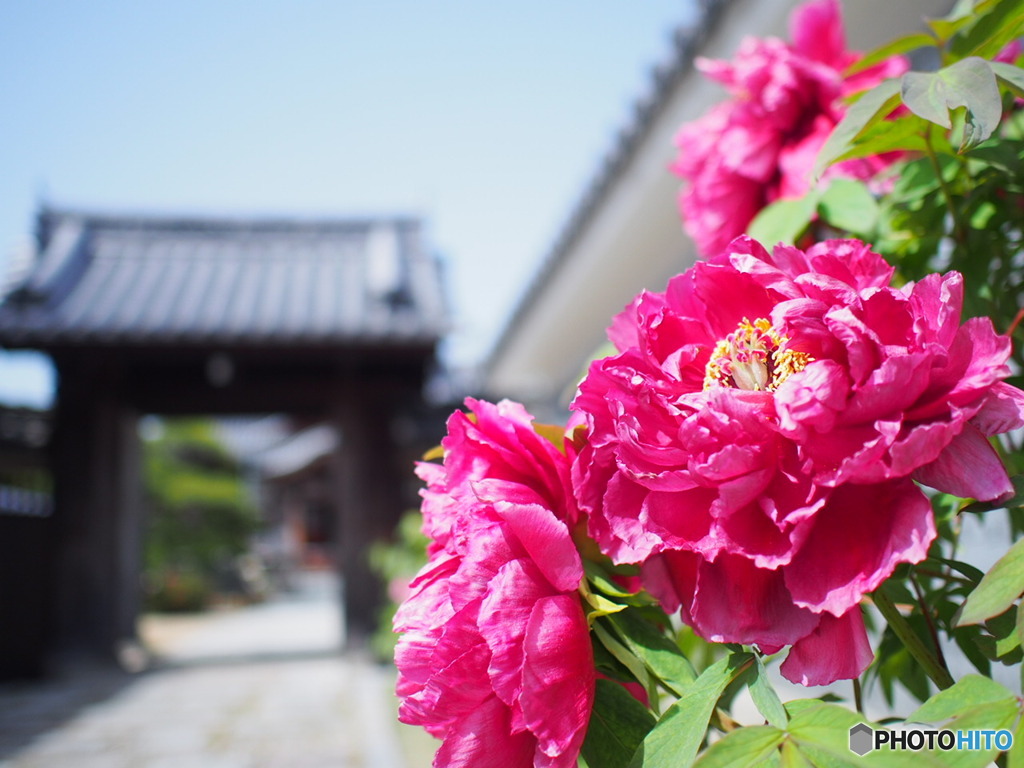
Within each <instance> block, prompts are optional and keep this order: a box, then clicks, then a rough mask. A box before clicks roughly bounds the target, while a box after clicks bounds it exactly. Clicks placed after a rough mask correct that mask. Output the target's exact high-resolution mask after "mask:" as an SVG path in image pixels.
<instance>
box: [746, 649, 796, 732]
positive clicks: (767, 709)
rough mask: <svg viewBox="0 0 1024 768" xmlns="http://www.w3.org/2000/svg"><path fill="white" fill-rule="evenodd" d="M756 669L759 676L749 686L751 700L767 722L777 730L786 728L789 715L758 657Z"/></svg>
mask: <svg viewBox="0 0 1024 768" xmlns="http://www.w3.org/2000/svg"><path fill="white" fill-rule="evenodd" d="M755 669H756V672H757V674H756V675H755V676H754V679H753V680H752V681H751V682H750V685H749V686H748V687H749V688H750V698H752V699H753V700H754V705H755V706H756V707H757V711H758V712H760V713H761V714H762V715H764V719H765V720H767V721H768V722H769V723H770V724H771V725H774V726H775V727H776V728H785V727H786V724H787V723H788V722H789V715H787V714H786V708H785V707H784V706H782V700H781V699H779V694H777V693H776V692H775V689H774V688H773V687H772V683H771V680H769V679H768V670H766V669H765V667H764V662H763V661H761V657H760V656H758V657H757V661H756V668H755Z"/></svg>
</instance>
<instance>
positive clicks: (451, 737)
mask: <svg viewBox="0 0 1024 768" xmlns="http://www.w3.org/2000/svg"><path fill="white" fill-rule="evenodd" d="M535 745H536V740H535V739H534V738H533V737H532V736H530V734H529V733H526V732H522V733H512V732H511V727H510V725H509V713H508V707H506V706H505V705H504V704H502V703H501V702H500V701H498V699H497V698H495V697H493V696H492V697H491V698H490V699H488V700H487V701H485V702H483V703H482V704H481V705H480V706H479V707H477V708H476V709H475V710H474V711H473V712H471V713H470V714H469V715H468V716H467V717H466V718H465V719H463V720H460V721H459V722H457V723H455V725H454V726H453V727H452V729H451V730H450V731H449V732H448V735H447V736H446V737H445V740H444V744H442V745H441V748H440V749H439V750H437V754H436V755H435V756H434V768H530V766H531V765H532V763H533V752H534V749H535Z"/></svg>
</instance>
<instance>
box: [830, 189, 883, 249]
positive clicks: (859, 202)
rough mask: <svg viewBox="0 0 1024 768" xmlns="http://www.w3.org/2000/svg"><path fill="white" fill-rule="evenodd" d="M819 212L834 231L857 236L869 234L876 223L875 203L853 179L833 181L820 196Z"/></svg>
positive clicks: (870, 195)
mask: <svg viewBox="0 0 1024 768" xmlns="http://www.w3.org/2000/svg"><path fill="white" fill-rule="evenodd" d="M818 212H819V213H820V214H821V217H822V218H823V219H824V220H825V221H827V222H828V223H829V224H831V225H832V226H833V227H835V228H836V229H842V230H845V231H847V232H852V233H854V234H858V235H868V234H870V233H872V232H873V231H874V229H875V226H876V224H877V223H878V202H877V201H876V200H875V198H874V196H873V195H872V194H871V193H870V192H869V191H868V188H867V187H866V186H864V185H863V184H862V183H860V182H858V181H854V180H853V179H834V180H833V181H832V183H831V184H829V185H828V189H827V190H825V194H823V195H822V196H821V202H820V203H818Z"/></svg>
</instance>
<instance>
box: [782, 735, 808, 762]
mask: <svg viewBox="0 0 1024 768" xmlns="http://www.w3.org/2000/svg"><path fill="white" fill-rule="evenodd" d="M780 768H814V763H812V762H811V761H810V760H809V759H808V758H807V756H806V755H804V753H803V752H801V751H800V747H798V746H797V745H796V742H794V741H790V740H787V741H784V742H783V743H782V762H781V765H780Z"/></svg>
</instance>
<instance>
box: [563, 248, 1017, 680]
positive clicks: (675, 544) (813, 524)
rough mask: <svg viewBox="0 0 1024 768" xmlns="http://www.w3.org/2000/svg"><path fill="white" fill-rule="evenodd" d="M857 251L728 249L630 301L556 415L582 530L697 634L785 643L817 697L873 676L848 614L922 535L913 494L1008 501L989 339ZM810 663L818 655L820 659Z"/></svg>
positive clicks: (789, 665)
mask: <svg viewBox="0 0 1024 768" xmlns="http://www.w3.org/2000/svg"><path fill="white" fill-rule="evenodd" d="M892 274H893V270H892V268H891V267H890V266H889V265H888V264H886V263H885V261H884V260H883V259H882V258H881V257H880V256H879V255H878V254H876V253H873V252H872V251H871V250H870V249H869V248H868V247H867V246H865V245H864V244H862V243H860V242H857V241H853V240H847V241H828V242H825V243H820V244H817V245H815V246H813V247H811V248H810V249H809V250H807V251H806V252H803V251H801V250H798V249H797V248H793V247H787V246H781V245H780V246H777V247H776V248H775V250H774V252H773V253H772V254H769V253H768V252H767V251H766V250H765V249H764V248H762V247H761V246H760V245H759V244H758V243H756V242H754V241H753V240H751V239H749V238H738V239H737V240H736V241H734V242H733V243H732V245H731V247H730V248H729V249H728V250H727V251H725V252H724V253H722V254H721V255H720V256H719V257H717V258H715V259H713V260H712V261H711V262H708V263H698V264H697V265H695V266H694V267H693V268H692V269H690V270H689V271H688V272H686V273H684V274H682V275H679V276H677V277H675V278H673V279H672V280H671V281H670V282H669V284H668V287H667V289H666V291H665V292H664V293H646V292H645V293H641V294H640V295H639V296H638V297H637V298H636V299H635V300H634V302H633V303H632V304H631V305H630V306H629V307H627V309H626V310H625V311H624V312H623V313H622V314H621V315H619V316H618V317H617V318H616V319H615V321H614V323H613V325H612V327H611V328H610V329H609V336H610V338H611V340H612V341H613V342H614V343H615V345H616V347H617V348H618V349H619V354H617V355H615V356H613V357H609V358H606V359H604V360H599V361H596V362H595V363H593V364H592V365H591V368H590V371H589V372H588V375H587V377H586V379H585V380H584V381H583V383H582V384H581V385H580V389H579V393H578V394H577V396H576V399H575V400H574V402H573V405H572V407H573V409H574V410H575V411H578V412H581V413H583V414H585V416H586V419H587V422H588V428H589V434H588V442H587V443H586V444H585V445H584V446H583V447H582V448H581V450H580V454H579V456H578V458H577V459H576V461H575V463H574V466H573V482H574V484H575V487H576V493H577V496H578V498H579V500H580V505H581V507H582V508H583V509H585V510H586V511H587V512H588V513H589V515H590V521H589V527H590V533H591V535H592V536H593V537H594V538H595V539H596V541H597V542H598V544H599V545H600V547H601V549H602V551H604V552H605V553H606V554H608V555H609V556H610V557H611V558H612V559H613V560H615V561H616V562H619V563H625V562H631V563H642V564H643V565H644V567H643V574H644V578H645V581H646V583H647V586H648V588H649V589H650V590H651V591H652V592H653V593H654V594H655V595H656V596H658V597H659V598H660V599H661V600H663V601H664V602H665V603H666V605H667V607H669V608H675V607H679V608H680V609H681V612H682V616H683V618H684V619H685V620H686V621H687V622H688V623H690V624H691V625H692V626H693V627H694V628H695V629H696V630H697V631H698V632H700V633H701V634H702V635H703V636H705V637H707V638H710V639H713V640H716V641H723V642H738V643H748V644H757V645H760V646H762V647H763V648H765V649H768V650H776V649H778V648H781V647H783V646H786V645H792V646H793V648H792V650H791V652H790V655H789V657H788V659H787V661H786V663H785V664H784V665H783V673H784V674H785V675H786V676H787V677H788V678H789V679H790V680H794V681H799V682H803V683H805V684H821V683H826V682H831V681H832V680H836V679H840V678H849V677H855V676H856V675H858V674H860V672H861V671H863V669H864V668H865V667H866V666H867V664H868V663H869V662H870V660H871V652H870V648H869V647H868V645H867V640H866V636H865V635H864V628H863V623H862V621H861V616H860V610H859V607H858V606H859V603H860V601H861V599H862V597H863V596H864V595H865V594H866V593H869V592H871V591H872V590H874V589H875V588H877V587H878V586H879V585H880V584H881V583H882V582H883V581H884V580H885V579H886V578H887V577H888V576H889V575H890V574H891V573H892V572H893V569H894V568H895V567H896V565H897V564H899V563H903V562H918V561H920V560H921V559H923V558H924V557H925V556H926V554H927V550H928V546H929V544H930V543H931V541H932V539H933V538H934V536H935V528H934V522H933V520H932V514H931V507H930V504H929V502H928V499H927V497H926V496H925V495H924V493H923V492H922V491H921V490H920V488H919V487H918V486H917V485H916V484H915V481H917V482H920V483H924V484H926V485H930V486H932V487H934V488H936V489H938V490H941V491H947V492H950V493H954V494H957V495H960V496H970V497H974V498H978V499H998V498H1000V497H1002V496H1004V495H1007V494H1009V493H1011V492H1012V486H1011V485H1010V482H1009V480H1008V478H1007V475H1006V472H1005V470H1004V469H1003V467H1002V464H1001V463H1000V461H999V458H998V456H997V455H996V453H995V451H994V450H993V448H992V447H991V446H990V445H989V442H988V440H987V438H988V437H989V436H991V435H994V434H999V433H1002V432H1006V431H1008V430H1010V429H1014V428H1017V427H1019V426H1022V425H1024V393H1021V392H1020V391H1019V390H1017V389H1015V388H1013V387H1010V386H1009V385H1007V384H1005V383H1004V382H1003V381H1002V380H1003V379H1004V378H1005V377H1006V376H1008V375H1009V369H1008V367H1007V365H1006V361H1007V358H1008V356H1009V352H1010V343H1009V340H1008V339H1007V338H1006V337H1004V336H1000V335H997V334H996V332H995V330H994V329H993V327H992V324H991V322H990V321H989V320H988V319H971V320H968V321H967V322H965V323H963V324H962V325H961V323H960V314H961V304H962V298H963V284H962V279H961V277H960V275H959V274H957V273H950V274H948V275H931V276H929V277H928V278H926V279H924V280H922V281H920V282H919V283H917V284H912V285H907V286H904V287H903V288H899V289H897V288H893V287H891V286H890V285H889V282H890V279H891V277H892ZM830 644H833V645H834V647H835V648H837V649H839V650H833V651H832V652H830V653H824V652H823V650H822V649H825V648H829V647H832V646H831V645H830Z"/></svg>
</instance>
